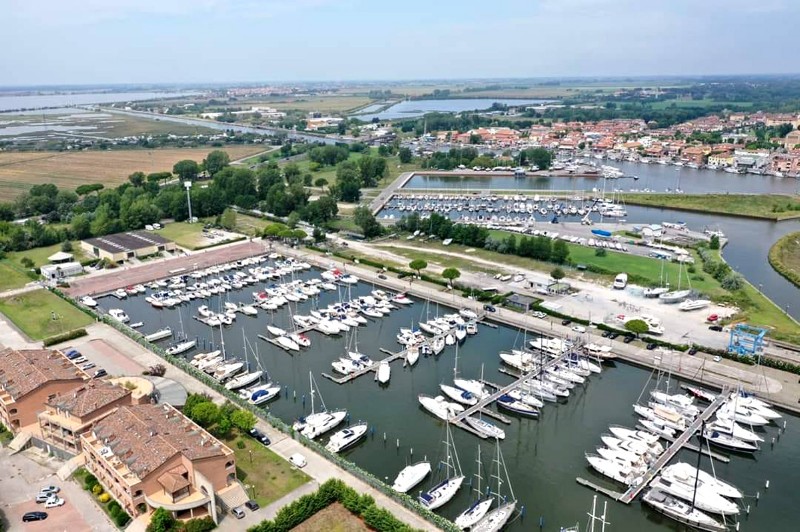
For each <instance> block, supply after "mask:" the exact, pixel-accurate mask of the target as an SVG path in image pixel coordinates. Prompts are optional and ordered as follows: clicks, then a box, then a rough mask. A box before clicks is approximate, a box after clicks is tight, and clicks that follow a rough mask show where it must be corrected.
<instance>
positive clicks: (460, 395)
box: [439, 384, 478, 406]
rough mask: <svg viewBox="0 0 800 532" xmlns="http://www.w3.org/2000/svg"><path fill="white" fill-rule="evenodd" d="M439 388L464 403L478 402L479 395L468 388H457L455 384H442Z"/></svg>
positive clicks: (474, 403)
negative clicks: (473, 393) (475, 394)
mask: <svg viewBox="0 0 800 532" xmlns="http://www.w3.org/2000/svg"><path fill="white" fill-rule="evenodd" d="M439 389H440V390H442V393H443V394H445V395H446V396H447V397H449V398H450V399H452V400H453V401H456V402H458V403H461V404H463V405H467V406H473V405H476V404H478V398H477V397H475V396H474V395H472V394H471V393H469V392H468V391H466V390H462V389H461V388H456V387H455V386H449V385H447V384H440V385H439Z"/></svg>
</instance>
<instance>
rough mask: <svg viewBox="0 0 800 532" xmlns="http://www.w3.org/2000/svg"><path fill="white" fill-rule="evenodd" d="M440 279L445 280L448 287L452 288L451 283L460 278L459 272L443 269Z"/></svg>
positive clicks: (452, 269) (454, 269)
mask: <svg viewBox="0 0 800 532" xmlns="http://www.w3.org/2000/svg"><path fill="white" fill-rule="evenodd" d="M442 277H444V278H445V279H447V282H448V284H449V285H450V286H453V281H455V280H456V279H458V278H459V277H461V272H460V271H458V270H457V269H456V268H445V269H444V271H442Z"/></svg>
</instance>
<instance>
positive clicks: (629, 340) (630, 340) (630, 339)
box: [622, 334, 636, 344]
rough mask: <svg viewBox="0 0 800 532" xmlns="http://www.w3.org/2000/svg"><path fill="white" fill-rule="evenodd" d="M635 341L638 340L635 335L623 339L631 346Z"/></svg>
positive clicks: (627, 335)
mask: <svg viewBox="0 0 800 532" xmlns="http://www.w3.org/2000/svg"><path fill="white" fill-rule="evenodd" d="M634 340H636V337H635V336H634V335H632V334H626V335H625V338H623V339H622V341H623V342H625V343H626V344H629V343H631V342H633V341H634Z"/></svg>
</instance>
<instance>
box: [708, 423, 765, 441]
mask: <svg viewBox="0 0 800 532" xmlns="http://www.w3.org/2000/svg"><path fill="white" fill-rule="evenodd" d="M706 427H707V428H709V429H712V430H715V431H717V432H721V433H723V434H728V435H730V436H733V437H734V438H738V439H740V440H743V441H748V442H750V443H757V442H762V441H764V438H762V437H761V436H759V435H758V434H756V433H755V432H753V431H752V430H749V429H746V428H744V427H743V426H741V425H739V424H738V423H737V422H736V421H734V420H732V419H730V418H728V419H723V418H717V419H715V420H714V421H712V422H710V423H707V424H706Z"/></svg>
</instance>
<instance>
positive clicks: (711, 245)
mask: <svg viewBox="0 0 800 532" xmlns="http://www.w3.org/2000/svg"><path fill="white" fill-rule="evenodd" d="M708 249H719V236H717V235H711V239H710V240H709V241H708Z"/></svg>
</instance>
